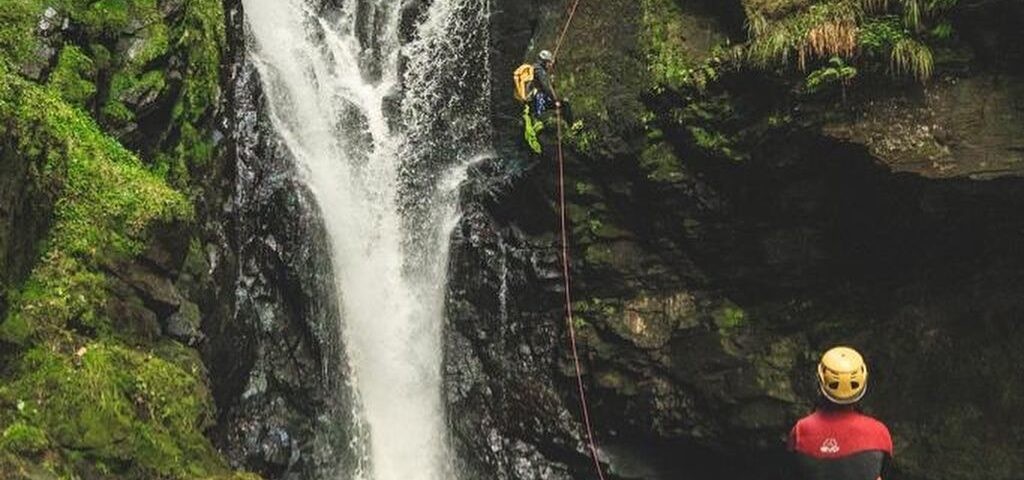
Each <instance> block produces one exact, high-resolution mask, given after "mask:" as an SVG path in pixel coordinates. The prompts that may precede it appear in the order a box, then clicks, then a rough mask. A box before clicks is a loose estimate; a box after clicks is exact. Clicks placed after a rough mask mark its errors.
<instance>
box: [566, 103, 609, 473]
mask: <svg viewBox="0 0 1024 480" xmlns="http://www.w3.org/2000/svg"><path fill="white" fill-rule="evenodd" d="M555 112H556V114H557V116H558V118H557V120H556V122H555V123H557V124H558V127H557V130H558V200H559V204H560V206H561V220H562V276H563V278H564V279H565V318H566V323H568V324H569V344H570V346H571V347H572V360H573V363H574V364H575V366H576V388H577V389H578V391H579V395H580V411H581V412H582V413H583V426H584V427H585V428H586V431H587V442H588V445H589V447H590V457H591V458H592V459H593V460H594V469H595V470H596V471H597V476H598V478H600V479H601V480H605V477H604V469H603V468H602V467H601V460H600V459H599V458H598V455H597V440H595V439H594V429H593V427H592V426H591V421H590V407H589V405H588V403H587V393H586V390H584V388H583V368H582V367H581V366H580V355H579V351H578V350H577V347H576V325H575V322H574V321H573V315H572V290H571V286H572V280H571V277H570V274H569V229H568V225H567V222H566V213H565V158H564V156H563V154H562V112H561V109H560V108H558V109H556V110H555Z"/></svg>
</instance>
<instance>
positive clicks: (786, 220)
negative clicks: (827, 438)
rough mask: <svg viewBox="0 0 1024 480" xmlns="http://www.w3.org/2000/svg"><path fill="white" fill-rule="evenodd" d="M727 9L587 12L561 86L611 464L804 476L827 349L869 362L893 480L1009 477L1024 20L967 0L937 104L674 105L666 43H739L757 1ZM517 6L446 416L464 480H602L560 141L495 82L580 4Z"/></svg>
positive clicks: (761, 99) (661, 474) (852, 100)
mask: <svg viewBox="0 0 1024 480" xmlns="http://www.w3.org/2000/svg"><path fill="white" fill-rule="evenodd" d="M716 3H722V2H708V3H704V2H682V1H680V2H657V1H645V2H617V1H608V2H597V3H595V2H590V3H588V2H583V4H582V6H581V7H580V11H579V13H577V15H578V17H577V20H576V24H575V26H574V30H573V31H572V32H571V33H570V36H569V37H568V38H569V40H568V41H567V44H566V47H565V51H564V52H563V56H562V59H561V64H560V65H559V67H558V80H557V81H556V85H558V84H560V85H562V90H563V92H564V93H565V94H566V95H567V96H568V97H569V98H570V99H571V100H572V101H573V102H574V106H576V109H577V111H578V112H580V114H579V116H580V117H582V118H583V121H584V124H585V127H584V130H583V131H584V134H583V135H579V136H575V137H573V138H570V145H571V149H570V150H571V153H570V154H569V157H568V159H567V169H568V172H569V177H568V178H567V185H568V196H569V202H570V205H569V215H570V223H571V229H572V232H571V234H572V237H573V239H572V243H571V247H572V251H573V261H572V270H573V272H574V281H575V283H574V293H575V297H576V299H575V302H574V307H575V309H576V311H577V316H578V318H577V321H576V322H577V327H578V330H579V332H580V347H581V352H582V355H583V359H584V365H585V370H586V372H585V382H586V386H587V389H588V392H589V395H590V401H591V404H592V407H593V414H594V418H595V423H596V428H597V437H598V440H599V443H600V444H601V445H602V446H603V447H604V448H603V457H604V460H605V461H606V462H607V463H608V464H609V465H610V470H611V471H612V472H613V474H614V475H615V476H616V477H617V478H645V479H658V478H682V477H684V476H685V477H686V478H785V477H788V476H789V475H790V473H791V472H789V471H788V467H787V462H786V454H785V437H786V434H787V432H788V429H789V427H790V426H791V424H792V423H793V421H795V420H796V418H798V417H799V416H801V415H802V414H804V413H806V412H807V411H809V410H810V408H811V407H812V405H813V402H814V401H815V397H816V395H817V394H816V391H815V388H816V387H815V384H814V380H813V373H812V372H813V368H814V364H815V361H816V355H818V354H820V352H821V351H822V350H823V349H824V348H827V347H828V346H830V345H833V344H835V343H846V344H851V345H853V346H856V347H857V348H859V349H861V350H862V351H863V352H864V353H865V355H866V357H867V359H868V361H869V363H870V366H871V368H872V371H873V375H874V376H873V380H872V386H871V387H870V391H869V395H868V398H867V400H866V401H865V402H864V408H865V409H866V410H867V411H868V412H869V413H871V414H874V415H876V416H878V417H879V418H881V419H883V420H884V421H886V422H887V423H888V424H889V426H890V428H891V429H892V432H893V435H894V438H895V441H896V446H897V452H896V455H897V461H896V471H895V472H894V474H893V478H914V479H917V478H965V479H966V478H978V477H984V478H1013V477H1014V476H1015V475H1016V473H1015V472H1017V471H1019V469H1020V467H1021V465H1020V460H1019V458H1018V456H1017V455H1016V454H1015V453H1014V452H1017V451H1019V450H1020V449H1021V448H1022V445H1021V444H1020V439H1021V438H1022V437H1021V432H1020V431H1019V428H1018V427H1017V425H1020V424H1021V418H1020V413H1019V411H1020V407H1021V405H1024V398H1022V397H1021V396H1020V393H1021V391H1020V389H1019V388H1018V387H1017V385H1019V384H1020V381H1021V375H1020V374H1019V372H1020V371H1021V369H1020V364H1019V363H1020V362H1019V361H1017V360H1016V359H1015V356H1014V355H1013V353H1012V352H1014V351H1016V350H1018V349H1019V348H1020V347H1021V345H1022V344H1024V332H1021V330H1020V329H1019V328H1018V327H1017V323H1018V322H1017V320H1018V319H1019V317H1020V315H1021V313H1022V307H1024V303H1022V300H1021V299H1022V298H1024V296H1022V294H1024V291H1022V287H1021V285H1022V283H1021V279H1022V278H1021V273H1020V272H1021V266H1022V262H1024V255H1022V250H1021V249H1020V248H1019V245H1021V240H1022V238H1021V236H1022V232H1024V230H1022V229H1024V224H1022V221H1021V220H1020V215H1018V214H1017V212H1019V210H1020V208H1021V207H1022V206H1024V180H1021V179H1020V174H1021V173H1022V172H1024V164H1022V162H1021V160H1020V156H1019V150H1020V149H1019V145H1018V143H1019V138H1020V134H1021V133H1022V131H1024V121H1022V117H1021V114H1022V112H1024V110H1022V108H1021V105H1024V103H1022V101H1024V97H1022V96H1021V90H1020V88H1021V87H1020V86H1021V85H1022V83H1021V77H1020V76H1019V75H1020V71H1019V65H1020V64H1019V62H1014V61H1013V60H1012V58H1014V56H1015V55H1018V54H1019V52H1016V47H1015V45H1019V44H1020V41H1019V40H1020V39H1019V36H1020V29H1017V28H1013V27H1009V26H1007V28H999V27H998V26H999V25H1003V24H1004V23H1003V22H1000V21H994V20H993V16H1001V15H1007V16H1010V17H1012V18H1016V17H1014V16H1015V15H1019V13H1020V12H1019V9H1018V8H1017V6H1015V5H1014V4H1013V2H962V4H961V5H960V6H958V7H957V8H956V9H955V10H954V11H952V12H951V14H950V15H951V18H952V19H953V23H954V24H955V28H956V31H957V32H958V36H957V38H956V40H955V41H954V42H953V44H952V45H947V46H946V47H942V48H945V49H948V50H949V51H953V50H955V51H957V52H958V56H957V57H956V58H955V59H954V60H949V61H944V60H942V59H941V58H940V59H939V60H937V63H938V66H937V72H936V79H935V80H933V81H932V82H931V83H930V84H929V85H928V86H926V87H923V88H922V87H920V86H915V85H912V84H907V83H905V82H897V81H892V80H885V79H881V78H870V77H866V78H865V79H864V80H863V83H862V84H861V85H862V86H861V87H857V86H856V85H854V86H853V87H851V88H850V89H849V91H848V92H844V96H845V97H846V99H845V100H842V99H840V98H839V97H838V93H837V95H836V96H832V97H829V96H824V97H823V96H820V95H806V94H802V93H799V92H798V91H797V90H798V88H794V87H793V80H792V79H791V78H790V77H791V75H789V74H786V73H783V74H779V73H775V72H765V71H761V70H756V69H750V68H745V67H743V68H740V69H738V70H733V69H730V68H724V67H723V68H721V69H718V68H715V70H713V71H711V72H704V71H703V70H702V73H701V75H704V77H702V78H704V79H706V77H711V78H710V81H709V82H707V83H706V84H705V85H703V87H704V88H703V90H700V91H693V90H688V89H686V88H683V89H678V88H666V87H665V86H664V85H665V84H664V83H661V84H659V83H658V81H657V79H658V78H660V76H664V72H665V71H666V68H664V67H665V65H663V64H661V63H658V62H664V61H665V59H666V58H669V59H671V58H672V54H666V53H665V52H666V51H665V48H666V47H665V45H664V42H661V43H658V42H657V41H656V42H653V45H652V36H653V39H654V40H658V39H659V38H663V37H661V36H660V34H659V33H658V32H663V31H669V32H673V35H677V36H675V37H673V38H674V39H675V40H674V41H679V42H681V44H680V45H677V46H676V47H678V48H677V50H681V51H682V52H683V55H681V56H682V57H685V58H689V59H691V60H692V59H693V58H697V59H700V58H710V57H714V56H724V55H727V53H725V52H721V51H718V52H714V51H712V50H713V49H712V47H713V46H714V44H715V43H719V44H723V45H724V44H726V43H729V42H730V40H729V39H731V41H732V42H733V43H736V42H741V41H743V40H744V38H743V37H745V34H743V33H742V32H738V29H737V28H736V25H737V24H740V25H742V23H743V21H742V20H737V12H741V13H740V16H742V8H740V7H739V6H738V5H737V6H736V7H735V8H732V7H727V6H724V5H716ZM725 3H729V2H725ZM500 4H501V8H499V9H498V11H499V12H500V13H499V14H498V15H497V16H496V18H495V19H494V24H495V27H494V28H495V30H496V32H499V33H500V34H499V35H496V38H497V39H498V40H497V41H496V45H495V47H494V52H495V54H494V55H495V62H494V65H495V71H494V85H496V87H495V95H494V98H495V100H494V102H495V106H494V109H495V112H498V113H496V115H495V128H496V129H497V130H498V131H499V132H502V136H503V137H504V138H506V139H507V141H506V143H504V144H503V146H502V147H501V148H500V152H501V154H502V159H501V160H500V161H497V162H495V163H494V164H493V165H490V166H488V167H485V168H481V169H480V171H477V172H475V174H474V176H473V181H472V182H471V184H470V185H469V186H468V187H467V190H466V192H465V193H464V197H465V198H464V202H463V203H464V213H465V215H464V219H463V221H462V223H461V224H460V226H459V228H458V229H457V231H456V232H455V236H454V238H453V241H454V246H453V250H452V252H453V253H452V254H453V257H452V261H451V284H450V293H449V303H448V304H449V332H450V334H449V342H448V343H449V344H448V350H447V352H448V364H447V365H448V366H447V372H448V379H449V383H448V391H449V401H450V405H451V412H452V414H451V415H452V423H453V426H454V431H455V438H456V444H457V445H458V446H459V447H460V453H461V455H462V458H463V459H465V461H466V463H467V464H468V469H469V471H470V472H471V478H589V477H590V476H592V475H591V473H590V468H592V467H590V466H589V465H588V462H587V458H586V455H587V452H586V450H585V448H584V445H583V443H582V442H581V435H580V428H581V427H580V424H579V421H580V419H579V414H578V407H577V406H576V401H577V399H576V394H575V384H574V378H573V375H572V373H573V370H572V364H571V363H570V357H569V356H568V346H567V343H566V342H567V338H566V328H565V324H564V318H563V317H564V313H563V308H564V307H563V305H562V294H563V293H562V291H561V288H562V287H561V278H560V265H559V259H558V240H557V230H556V228H557V226H558V220H557V216H556V213H557V211H556V208H557V205H556V203H555V201H556V198H557V197H556V192H557V190H556V188H557V187H556V183H555V175H556V171H555V167H554V165H553V164H552V163H551V159H550V155H551V154H550V151H551V149H552V147H553V146H552V145H551V144H550V143H549V144H547V145H546V147H547V149H548V153H547V154H546V155H544V156H541V157H539V158H533V157H530V156H529V155H528V154H527V153H525V151H524V150H523V147H522V146H521V145H519V138H520V136H521V133H520V132H519V130H518V122H517V121H516V120H515V119H514V118H513V117H514V115H513V114H514V113H517V112H518V107H517V106H516V105H515V103H514V101H513V100H511V98H509V97H510V95H508V94H507V93H506V92H505V89H502V88H500V86H501V85H506V84H507V83H508V80H507V78H506V73H507V72H509V71H511V70H512V69H513V68H514V67H515V65H517V64H518V63H520V62H521V61H523V59H524V58H527V57H528V56H529V55H532V52H536V51H537V50H539V49H541V48H550V47H549V46H548V45H549V44H550V43H551V42H552V41H553V39H554V38H555V35H556V33H557V30H558V28H559V27H560V23H559V22H560V21H559V20H558V19H559V17H560V15H561V14H562V9H561V4H560V3H558V2H532V3H527V2H500ZM666 9H667V10H666ZM665 12H669V13H671V14H673V15H676V17H670V16H668V15H659V13H661V14H664V13H665ZM680 17H681V18H683V20H682V21H678V22H676V21H672V20H666V19H671V18H680ZM652 22H653V25H652ZM663 22H667V25H666V24H665V23H663ZM1007 23H1011V22H1007ZM651 32H654V33H653V34H652V33H651ZM709 38H710V39H715V40H712V41H708V39H709ZM994 45H998V46H999V54H998V55H994V54H993V48H994ZM676 47H673V48H676ZM652 48H653V50H654V51H655V53H656V54H655V55H651V54H650V52H652ZM645 52H646V53H645ZM705 65H709V64H707V63H705ZM710 65H715V64H714V63H713V62H712V63H711V64H710ZM652 83H653V85H654V86H652ZM658 85H661V86H658ZM501 112H508V113H509V114H508V115H507V116H506V115H504V114H503V113H501ZM588 132H593V133H592V135H593V136H591V137H589V138H588V136H587V135H588ZM551 141H552V139H550V138H549V139H548V142H551ZM978 425H989V426H988V427H984V428H978ZM522 459H529V460H528V461H524V460H522Z"/></svg>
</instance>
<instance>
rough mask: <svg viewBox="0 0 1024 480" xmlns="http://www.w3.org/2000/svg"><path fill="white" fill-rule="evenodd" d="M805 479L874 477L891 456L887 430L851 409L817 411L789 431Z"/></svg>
mask: <svg viewBox="0 0 1024 480" xmlns="http://www.w3.org/2000/svg"><path fill="white" fill-rule="evenodd" d="M789 449H790V450H792V451H794V452H796V454H797V455H796V456H797V462H798V464H799V470H800V472H801V475H802V478H804V479H806V480H876V479H877V478H879V477H880V476H881V475H882V470H883V469H884V467H885V466H886V464H887V463H888V461H889V459H890V458H891V457H892V437H890V436H889V429H888V428H886V427H885V425H883V424H882V422H879V421H878V420H875V419H874V418H871V417H869V416H867V415H864V414H862V413H860V412H857V411H855V410H853V409H839V410H828V409H824V410H818V411H815V412H814V413H812V414H810V415H808V416H806V417H804V418H802V419H800V421H798V422H797V423H796V425H795V426H794V427H793V430H792V431H791V432H790V433H789Z"/></svg>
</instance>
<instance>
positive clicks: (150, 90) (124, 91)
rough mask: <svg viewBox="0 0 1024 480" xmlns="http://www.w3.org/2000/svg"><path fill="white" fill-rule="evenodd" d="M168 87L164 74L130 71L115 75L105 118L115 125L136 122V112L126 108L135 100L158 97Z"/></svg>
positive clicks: (105, 108)
mask: <svg viewBox="0 0 1024 480" xmlns="http://www.w3.org/2000/svg"><path fill="white" fill-rule="evenodd" d="M166 87H167V80H166V78H165V74H164V72H161V71H156V70H154V71H149V72H145V73H143V74H141V75H136V74H133V73H131V72H130V71H121V72H118V73H116V74H114V77H113V79H112V80H111V82H110V94H109V98H108V100H107V104H106V105H104V107H103V114H104V115H105V117H106V118H107V119H108V120H110V121H113V122H114V124H115V125H117V124H120V125H123V124H126V123H128V122H131V121H133V120H135V112H133V111H132V110H131V109H130V108H128V107H127V106H126V104H129V103H134V100H135V99H139V98H143V97H147V96H157V95H160V93H161V92H163V90H164V89H165V88H166Z"/></svg>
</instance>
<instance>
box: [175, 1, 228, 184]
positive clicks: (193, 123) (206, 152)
mask: <svg viewBox="0 0 1024 480" xmlns="http://www.w3.org/2000/svg"><path fill="white" fill-rule="evenodd" d="M224 25H225V21H224V6H223V4H222V3H221V2H220V0H192V1H189V2H186V3H185V16H184V19H183V20H182V21H181V23H180V25H179V26H178V29H177V31H176V34H177V35H176V38H177V40H176V42H177V43H176V47H177V48H181V49H182V50H183V51H184V52H185V56H186V58H187V63H186V64H187V65H188V67H187V69H186V72H185V84H184V87H183V90H182V94H181V98H180V99H179V101H178V103H177V104H176V105H175V107H174V113H173V120H174V123H175V124H177V125H180V127H181V128H180V130H179V131H178V141H177V144H176V145H174V146H173V147H172V148H171V149H170V150H169V151H168V153H167V156H166V157H165V163H167V164H168V166H167V170H168V171H169V172H170V173H171V176H170V178H171V180H172V182H174V183H175V184H177V185H184V184H185V183H186V182H187V176H186V172H187V171H189V170H191V168H196V167H203V166H205V165H206V164H207V163H208V162H209V160H210V158H212V156H213V141H212V140H211V139H210V135H209V128H208V126H209V125H207V124H208V123H209V122H210V121H212V118H211V112H212V111H214V110H215V109H216V107H217V104H218V102H219V101H220V100H219V99H220V61H221V51H222V48H223V45H224V43H225V38H226V33H225V27H224Z"/></svg>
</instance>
